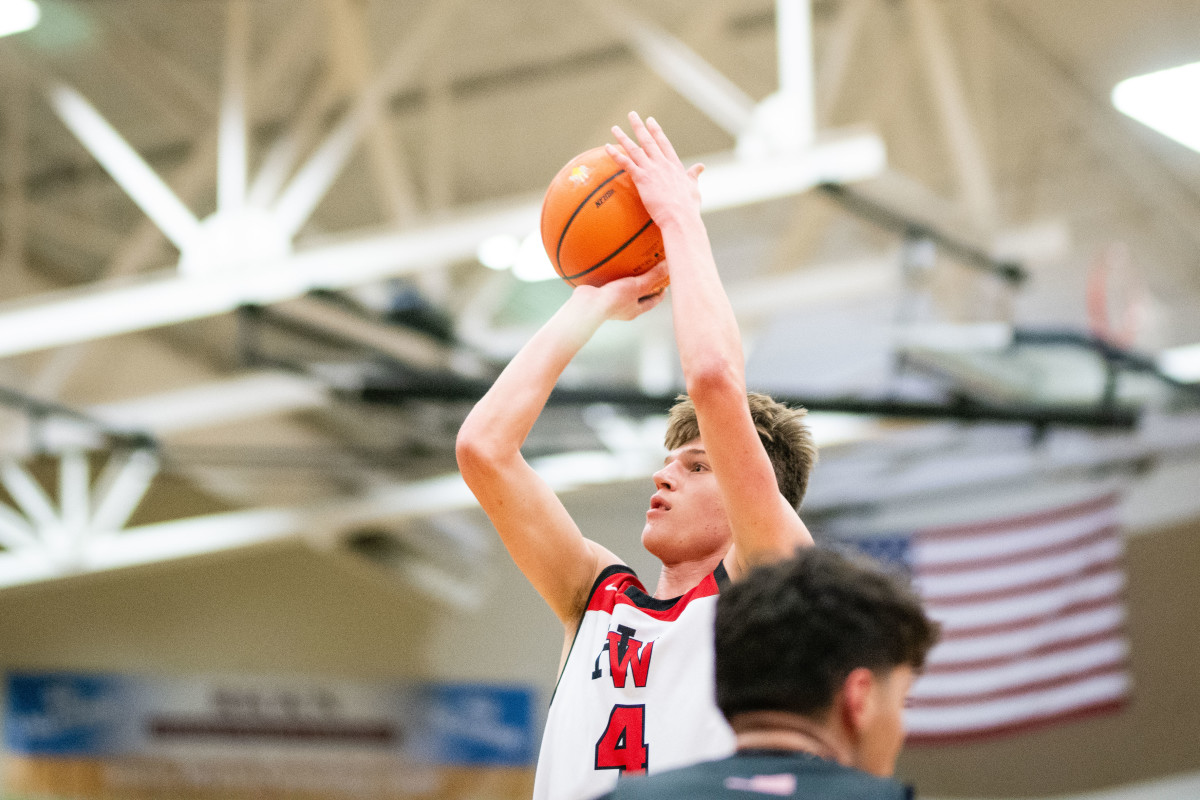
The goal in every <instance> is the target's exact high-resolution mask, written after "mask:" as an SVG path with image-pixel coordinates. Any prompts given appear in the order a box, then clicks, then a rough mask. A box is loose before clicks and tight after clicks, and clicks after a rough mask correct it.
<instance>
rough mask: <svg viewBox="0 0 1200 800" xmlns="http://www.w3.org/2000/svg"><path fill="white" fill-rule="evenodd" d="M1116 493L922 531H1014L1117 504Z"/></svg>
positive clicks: (927, 535)
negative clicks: (1000, 517)
mask: <svg viewBox="0 0 1200 800" xmlns="http://www.w3.org/2000/svg"><path fill="white" fill-rule="evenodd" d="M1116 500H1117V496H1116V494H1115V493H1112V494H1106V495H1101V496H1100V497H1097V498H1094V499H1092V500H1085V501H1083V502H1081V503H1076V504H1074V505H1069V506H1063V507H1061V508H1055V509H1050V510H1049V511H1038V512H1035V513H1032V514H1021V515H1018V516H1015V517H1009V518H1007V519H998V520H990V521H988V522H977V523H973V524H970V525H946V526H943V527H939V528H928V529H926V530H924V531H922V532H921V539H922V540H931V539H962V538H963V537H968V536H975V535H977V534H980V535H981V534H989V533H997V532H1001V531H1011V530H1014V529H1019V528H1032V527H1035V526H1038V527H1041V526H1045V525H1048V524H1050V523H1054V522H1058V521H1061V520H1063V519H1066V518H1068V517H1079V516H1083V515H1085V514H1090V513H1092V512H1093V511H1098V510H1100V509H1103V508H1115V506H1116Z"/></svg>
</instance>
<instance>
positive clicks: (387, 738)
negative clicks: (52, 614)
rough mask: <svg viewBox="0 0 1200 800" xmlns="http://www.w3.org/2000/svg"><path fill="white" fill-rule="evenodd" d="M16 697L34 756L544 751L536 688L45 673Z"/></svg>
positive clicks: (509, 757) (469, 762)
mask: <svg viewBox="0 0 1200 800" xmlns="http://www.w3.org/2000/svg"><path fill="white" fill-rule="evenodd" d="M7 696H8V705H7V708H6V711H5V720H4V721H5V726H4V728H5V744H6V746H7V749H8V750H9V751H10V752H13V753H17V754H22V755H29V756H71V757H83V758H91V757H108V756H127V755H155V754H156V753H163V752H179V751H181V749H182V750H187V749H189V748H191V749H195V748H207V749H209V750H211V749H212V748H218V749H220V748H244V747H245V746H247V745H253V746H254V748H256V750H258V751H263V750H264V749H266V750H278V751H280V752H288V753H295V752H297V751H300V752H304V751H315V750H323V751H329V750H331V749H334V750H337V751H339V752H345V751H357V752H369V753H377V754H387V753H393V754H395V755H396V756H397V757H400V758H403V759H404V760H406V761H411V762H417V763H427V764H437V765H461V766H502V767H523V766H530V765H532V764H533V762H534V759H535V747H536V741H535V737H536V734H537V731H536V726H537V718H536V713H535V702H536V698H535V692H534V691H533V689H532V688H529V687H520V686H494V685H486V684H439V683H427V684H409V685H395V686H380V685H361V684H347V683H339V682H333V681H297V680H283V679H281V680H276V679H267V678H246V677H239V678H202V679H196V680H184V679H152V678H144V677H135V676H124V675H103V674H82V673H49V672H46V673H41V672H39V673H13V674H10V675H9V676H8V681H7Z"/></svg>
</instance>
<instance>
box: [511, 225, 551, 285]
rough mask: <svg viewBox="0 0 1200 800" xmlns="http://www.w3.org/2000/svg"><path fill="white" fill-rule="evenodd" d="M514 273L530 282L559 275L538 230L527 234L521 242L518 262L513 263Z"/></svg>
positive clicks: (546, 279) (545, 279)
mask: <svg viewBox="0 0 1200 800" xmlns="http://www.w3.org/2000/svg"><path fill="white" fill-rule="evenodd" d="M513 275H516V276H517V277H518V278H519V279H521V280H523V281H528V282H530V283H534V282H536V281H548V280H551V279H553V278H557V277H559V275H558V273H557V272H556V271H555V270H554V265H553V264H552V263H550V256H548V255H546V248H545V247H543V246H542V237H541V234H539V233H538V232H537V231H534V232H533V233H531V234H529V235H528V236H526V237H525V239H524V240H523V241H522V242H521V247H520V250H518V252H517V262H516V263H515V264H513Z"/></svg>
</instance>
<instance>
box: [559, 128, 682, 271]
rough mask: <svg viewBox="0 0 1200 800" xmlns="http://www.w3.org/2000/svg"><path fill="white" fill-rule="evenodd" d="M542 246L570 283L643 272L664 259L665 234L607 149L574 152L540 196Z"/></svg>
mask: <svg viewBox="0 0 1200 800" xmlns="http://www.w3.org/2000/svg"><path fill="white" fill-rule="evenodd" d="M542 244H543V245H544V246H545V248H546V254H547V255H548V256H550V263H552V264H554V268H555V269H556V270H558V274H559V275H561V276H562V279H563V280H565V281H566V282H567V283H569V284H571V285H572V286H578V285H579V284H589V285H591V286H601V285H603V284H605V283H608V282H609V281H611V280H615V279H617V278H623V277H625V276H626V275H641V274H642V273H643V272H645V271H647V270H649V269H650V268H651V267H653V266H654V265H655V264H657V263H658V262H659V261H662V259H663V241H662V233H661V232H660V231H659V229H658V226H657V225H655V224H654V221H653V220H651V219H650V214H649V213H647V211H646V207H645V206H644V205H642V198H641V197H639V196H638V191H637V187H635V186H634V185H633V179H632V178H630V177H629V175H627V174H626V173H625V170H623V169H621V167H619V166H618V165H617V162H615V161H613V159H612V157H611V156H610V155H609V154H608V153H606V152H605V150H604V148H603V147H594V148H592V149H591V150H587V151H585V152H583V153H580V154H579V155H577V156H575V157H574V158H572V159H571V160H570V161H568V162H567V164H566V166H564V167H563V168H562V169H561V170H559V171H558V174H557V175H555V176H554V180H552V181H551V182H550V186H549V188H547V189H546V196H545V198H543V200H542ZM668 282H669V281H664V282H663V286H666V285H667V283H668Z"/></svg>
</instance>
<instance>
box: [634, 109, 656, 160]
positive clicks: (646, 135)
mask: <svg viewBox="0 0 1200 800" xmlns="http://www.w3.org/2000/svg"><path fill="white" fill-rule="evenodd" d="M629 126H630V127H631V128H633V132H634V134H635V135H636V136H637V140H638V144H640V145H641V146H642V149H643V150H645V151H646V152H647V153H648V154H649V155H650V156H660V155H662V153H663V151H662V148H660V147H659V146H658V142H656V141H655V140H654V137H653V136H651V135H650V131H649V129H648V128H647V127H646V123H644V122H642V118H641V117H639V116H638V113H637V112H636V111H630V112H629Z"/></svg>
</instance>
